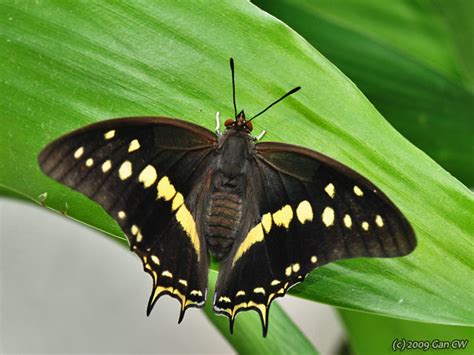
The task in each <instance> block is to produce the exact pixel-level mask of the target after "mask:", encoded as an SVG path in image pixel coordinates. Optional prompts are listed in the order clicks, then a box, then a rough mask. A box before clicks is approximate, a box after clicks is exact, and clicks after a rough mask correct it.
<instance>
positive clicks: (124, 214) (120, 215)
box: [117, 211, 127, 219]
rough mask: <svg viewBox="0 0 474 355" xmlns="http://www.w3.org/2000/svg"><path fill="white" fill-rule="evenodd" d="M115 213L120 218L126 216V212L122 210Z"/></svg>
mask: <svg viewBox="0 0 474 355" xmlns="http://www.w3.org/2000/svg"><path fill="white" fill-rule="evenodd" d="M117 215H118V218H120V219H124V218H125V217H127V214H126V213H125V212H124V211H119V212H118V214H117Z"/></svg>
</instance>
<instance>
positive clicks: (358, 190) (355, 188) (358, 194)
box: [354, 185, 364, 197]
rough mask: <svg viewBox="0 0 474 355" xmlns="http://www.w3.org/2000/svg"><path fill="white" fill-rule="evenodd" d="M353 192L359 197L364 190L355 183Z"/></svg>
mask: <svg viewBox="0 0 474 355" xmlns="http://www.w3.org/2000/svg"><path fill="white" fill-rule="evenodd" d="M354 193H355V194H356V195H357V196H359V197H362V196H364V192H363V191H362V190H361V189H360V187H359V186H357V185H354Z"/></svg>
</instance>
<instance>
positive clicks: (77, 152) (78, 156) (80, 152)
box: [74, 147, 84, 159]
mask: <svg viewBox="0 0 474 355" xmlns="http://www.w3.org/2000/svg"><path fill="white" fill-rule="evenodd" d="M82 154H84V147H80V148H78V149H77V150H76V151H75V152H74V158H76V159H79V158H80V157H81V156H82Z"/></svg>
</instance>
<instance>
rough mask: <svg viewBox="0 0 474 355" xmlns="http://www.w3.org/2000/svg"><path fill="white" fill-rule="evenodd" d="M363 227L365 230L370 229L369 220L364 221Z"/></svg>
mask: <svg viewBox="0 0 474 355" xmlns="http://www.w3.org/2000/svg"><path fill="white" fill-rule="evenodd" d="M362 229H363V230H365V231H368V230H369V223H367V222H365V221H364V222H362Z"/></svg>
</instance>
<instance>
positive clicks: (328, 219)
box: [322, 207, 334, 227]
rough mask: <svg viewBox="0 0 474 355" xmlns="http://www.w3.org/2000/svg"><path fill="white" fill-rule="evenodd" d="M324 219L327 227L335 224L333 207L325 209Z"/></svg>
mask: <svg viewBox="0 0 474 355" xmlns="http://www.w3.org/2000/svg"><path fill="white" fill-rule="evenodd" d="M322 220H323V223H324V224H325V225H326V227H330V226H332V225H333V224H334V210H333V209H332V208H331V207H326V208H325V209H324V211H323V214H322Z"/></svg>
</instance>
